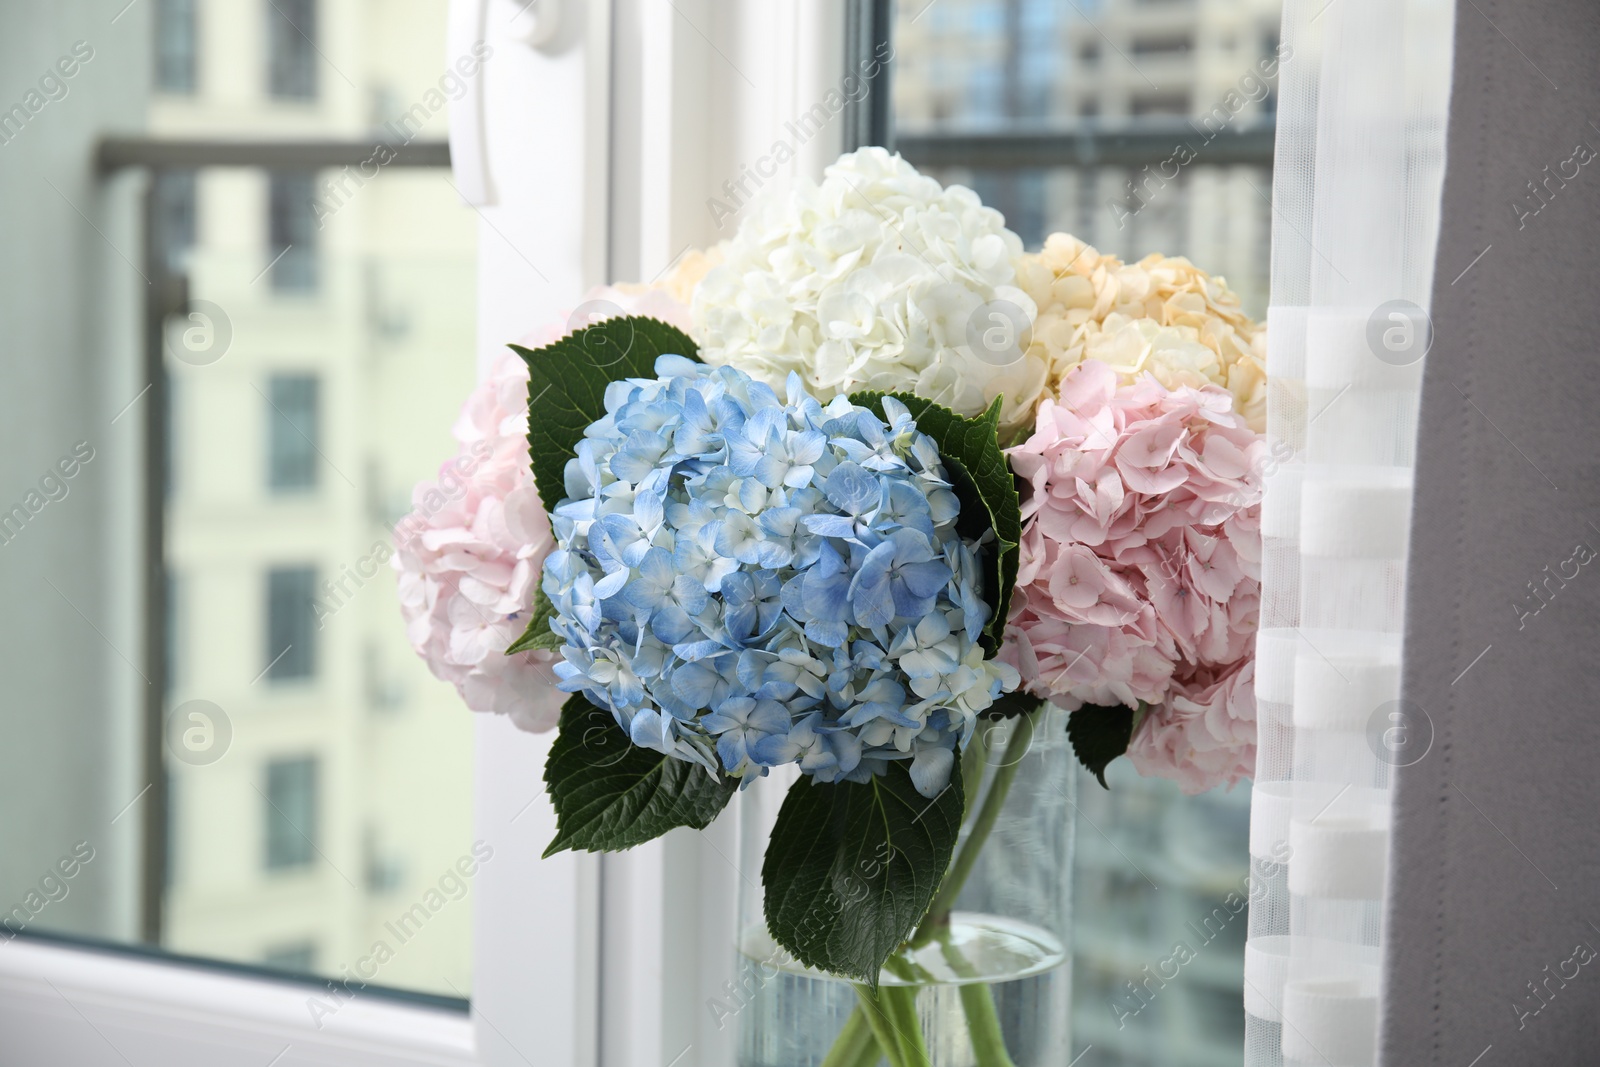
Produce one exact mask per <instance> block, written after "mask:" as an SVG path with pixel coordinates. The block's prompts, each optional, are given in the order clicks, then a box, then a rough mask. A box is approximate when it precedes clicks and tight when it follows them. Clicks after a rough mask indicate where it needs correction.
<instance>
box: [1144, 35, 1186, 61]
mask: <svg viewBox="0 0 1600 1067" xmlns="http://www.w3.org/2000/svg"><path fill="white" fill-rule="evenodd" d="M1128 51H1130V52H1132V53H1133V56H1134V58H1135V59H1139V58H1145V57H1148V58H1152V59H1153V58H1166V57H1169V56H1187V55H1188V54H1189V53H1191V52H1193V51H1194V39H1193V38H1192V37H1184V36H1171V37H1168V36H1159V37H1135V38H1134V39H1133V43H1132V44H1131V45H1129V47H1128Z"/></svg>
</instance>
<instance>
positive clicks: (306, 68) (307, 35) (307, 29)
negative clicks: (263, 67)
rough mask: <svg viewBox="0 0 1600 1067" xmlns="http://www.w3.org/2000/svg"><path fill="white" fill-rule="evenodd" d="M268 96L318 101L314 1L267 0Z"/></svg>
mask: <svg viewBox="0 0 1600 1067" xmlns="http://www.w3.org/2000/svg"><path fill="white" fill-rule="evenodd" d="M264 10H265V11H266V15H267V93H268V95H270V96H272V97H273V98H274V99H278V100H315V99H316V98H317V5H316V0H268V2H267V5H266V7H265V9H264Z"/></svg>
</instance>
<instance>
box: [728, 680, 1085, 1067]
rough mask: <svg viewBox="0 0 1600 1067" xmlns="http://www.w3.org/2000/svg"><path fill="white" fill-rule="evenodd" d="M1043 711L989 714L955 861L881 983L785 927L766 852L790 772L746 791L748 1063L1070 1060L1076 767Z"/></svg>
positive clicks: (940, 1066)
mask: <svg viewBox="0 0 1600 1067" xmlns="http://www.w3.org/2000/svg"><path fill="white" fill-rule="evenodd" d="M1045 711H1046V712H1047V713H1048V714H1046V713H1040V714H1039V715H1037V716H1036V717H1034V718H1026V717H1024V718H1018V719H1011V720H1003V721H997V722H980V723H979V726H978V730H977V732H976V733H975V734H974V736H973V739H972V742H971V743H970V744H969V746H968V749H967V752H966V754H965V755H964V757H963V759H962V768H963V773H962V776H963V779H964V781H965V783H966V795H967V800H966V812H965V817H964V818H963V820H962V830H961V839H960V841H959V843H958V844H957V847H956V852H955V858H954V860H953V861H952V864H951V868H950V870H948V871H947V872H946V874H945V878H944V884H943V885H941V887H940V894H939V895H938V896H936V897H935V899H934V904H933V906H932V907H931V908H930V909H929V914H928V917H926V918H925V919H924V920H923V923H922V925H921V926H920V927H919V929H918V931H917V932H916V933H915V934H914V935H913V936H912V937H911V939H910V940H908V942H907V943H906V944H905V945H903V946H901V948H900V950H899V951H898V952H897V953H896V954H895V955H894V956H892V957H891V958H890V959H889V962H888V963H887V964H886V965H885V966H884V969H883V972H882V975H881V977H880V985H879V990H878V991H877V992H876V993H873V992H872V991H871V990H869V989H867V988H866V987H865V986H864V985H858V984H857V983H855V982H853V981H851V980H849V979H845V978H840V977H837V976H834V975H830V974H827V973H824V972H821V971H817V970H814V969H812V968H809V967H806V966H804V965H802V964H800V963H799V962H798V961H796V960H794V959H793V957H791V956H790V955H789V954H788V953H787V952H786V951H785V950H784V949H782V948H781V947H780V946H778V945H777V944H776V943H775V942H774V941H773V940H772V938H771V937H770V935H769V934H768V932H767V927H766V922H765V920H764V919H763V917H762V892H761V889H760V888H759V887H760V885H761V864H762V860H763V858H764V857H765V854H766V845H767V840H768V837H769V836H770V834H771V831H772V825H773V822H774V821H775V820H776V818H777V814H778V809H779V807H780V806H781V805H782V803H783V797H784V792H785V790H786V789H787V788H788V786H789V784H790V783H791V782H792V781H793V778H794V774H793V769H792V768H789V769H788V770H789V771H790V773H789V774H788V775H786V776H780V775H776V774H775V775H773V776H772V777H770V778H767V779H763V780H762V781H760V782H758V783H756V784H755V785H753V786H751V787H750V788H749V789H747V790H746V791H745V792H744V793H743V794H742V796H741V798H740V801H739V803H740V835H741V840H740V869H741V873H742V874H743V877H742V878H741V879H740V887H739V892H740V903H739V930H740V935H739V944H738V946H737V949H738V978H737V980H736V983H735V985H736V988H735V989H734V990H732V991H731V992H732V993H733V994H734V998H735V1003H734V1005H733V1008H734V1010H735V1011H736V1012H737V1019H738V1028H739V1035H738V1049H739V1052H738V1062H739V1064H740V1067H872V1065H874V1064H879V1063H887V1064H889V1067H1047V1065H1049V1067H1065V1065H1066V1064H1067V1062H1068V1059H1069V1058H1070V1057H1069V1053H1068V1051H1067V1050H1068V1047H1069V1034H1068V1024H1069V1019H1070V1012H1071V1004H1072V990H1071V984H1072V967H1071V956H1070V952H1069V946H1070V945H1071V926H1070V919H1071V890H1072V835H1073V813H1074V812H1073V804H1074V790H1075V783H1076V781H1077V775H1076V773H1075V770H1076V765H1075V763H1074V758H1073V755H1072V750H1071V747H1070V745H1069V744H1068V742H1067V737H1066V728H1065V715H1064V713H1061V712H1059V711H1057V710H1056V709H1053V708H1051V707H1049V706H1048V705H1047V706H1046V709H1045ZM964 857H965V858H964ZM952 890H955V891H954V892H952ZM913 1020H914V1025H913ZM886 1042H888V1043H893V1044H894V1045H895V1047H894V1048H893V1049H889V1050H888V1051H886V1044H885V1043H886Z"/></svg>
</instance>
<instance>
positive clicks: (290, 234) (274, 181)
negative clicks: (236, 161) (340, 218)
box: [267, 172, 318, 293]
mask: <svg viewBox="0 0 1600 1067" xmlns="http://www.w3.org/2000/svg"><path fill="white" fill-rule="evenodd" d="M316 201H317V193H316V175H315V174H310V173H305V172H276V173H273V174H272V175H271V176H270V177H269V178H268V179H267V255H268V256H270V257H271V260H270V263H269V269H270V270H271V272H272V288H273V289H275V290H277V291H278V292H284V293H306V292H312V291H314V290H315V289H316V288H317V282H318V272H317V225H316Z"/></svg>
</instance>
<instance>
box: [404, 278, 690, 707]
mask: <svg viewBox="0 0 1600 1067" xmlns="http://www.w3.org/2000/svg"><path fill="white" fill-rule="evenodd" d="M580 312H581V313H582V314H581V321H570V320H569V321H568V322H567V324H566V326H565V327H562V326H552V327H549V328H547V329H542V330H538V331H535V332H534V333H532V334H530V335H529V336H527V337H525V338H523V339H522V342H521V343H522V344H524V345H526V346H528V347H539V346H541V345H545V344H549V343H550V342H552V341H555V340H557V339H558V338H560V337H563V336H565V335H566V334H568V333H570V332H571V331H572V330H573V329H576V328H577V327H580V326H587V325H589V324H590V322H592V321H596V320H597V319H600V318H607V317H609V316H610V315H613V314H627V315H650V316H653V317H655V318H658V319H662V320H663V321H666V322H670V323H672V324H673V325H674V326H677V327H678V328H679V329H681V330H684V331H685V332H688V329H689V325H690V316H689V311H688V309H687V308H686V307H684V306H683V305H682V304H679V303H678V302H677V301H675V300H673V299H672V298H670V297H668V296H666V295H665V294H663V293H659V292H655V291H650V290H645V291H637V292H624V291H622V290H619V289H615V288H601V289H596V290H593V291H592V292H590V293H589V294H588V295H587V296H586V297H585V299H584V303H583V304H582V305H580ZM452 433H453V434H454V436H455V438H456V440H457V441H458V442H460V447H459V448H458V449H457V452H456V455H455V456H454V457H453V458H451V459H450V460H449V461H447V462H446V463H445V464H444V465H443V466H441V467H440V468H439V477H438V478H437V479H435V480H434V481H429V482H422V483H421V484H419V485H418V486H417V487H416V488H415V490H413V492H412V494H411V504H412V509H413V510H412V511H411V513H410V514H408V515H407V516H406V517H405V518H404V519H402V520H401V521H400V523H399V524H398V525H397V526H396V527H395V554H394V557H393V561H394V562H393V566H394V568H395V569H396V570H397V571H399V572H400V583H399V584H400V609H401V613H402V614H403V615H404V617H405V621H406V635H407V636H408V637H409V638H410V640H411V647H412V648H414V649H416V651H417V654H418V655H420V656H421V657H422V658H423V660H424V662H426V663H427V665H428V669H429V670H431V671H432V672H433V673H434V675H435V676H436V677H438V678H441V679H443V680H444V681H447V682H450V683H451V684H452V685H454V686H455V687H456V691H457V692H458V693H460V694H461V698H462V699H463V700H464V701H465V702H466V704H467V707H469V708H471V709H472V710H473V711H485V712H494V713H496V714H500V715H508V716H510V717H511V721H512V722H514V723H515V724H516V725H517V726H518V727H520V728H522V729H524V730H531V731H535V732H537V731H542V730H549V729H551V728H552V727H554V726H555V724H556V720H557V719H558V718H559V716H560V713H561V705H562V703H563V702H565V700H566V698H567V694H565V693H562V692H561V691H560V690H558V689H557V688H556V678H555V675H554V673H553V671H552V670H551V667H552V665H553V664H554V662H555V661H556V659H557V658H558V656H557V654H556V653H554V652H546V651H534V652H525V653H520V654H518V655H515V656H507V655H505V650H506V649H507V648H509V647H510V646H511V645H512V643H513V642H515V641H516V639H517V638H518V637H521V636H522V632H523V630H525V629H526V628H527V625H528V612H529V611H530V609H531V608H532V606H533V597H534V592H535V591H536V589H537V588H538V584H539V574H540V569H541V568H542V566H543V564H544V559H545V557H546V556H547V555H549V554H550V550H551V549H552V548H553V547H554V545H555V542H554V539H553V538H552V537H551V533H550V520H549V517H548V516H546V515H545V512H544V508H543V506H542V505H541V503H540V500H539V493H538V490H537V489H536V488H535V487H534V482H533V471H532V469H531V467H530V466H529V459H528V439H527V433H528V368H527V367H526V366H525V365H524V364H523V362H522V360H521V358H520V357H518V356H517V355H516V354H515V353H514V352H512V351H511V350H510V349H507V350H506V351H505V353H504V354H503V355H501V356H500V357H499V358H498V359H497V360H496V362H495V364H494V366H493V367H492V368H491V370H490V372H489V374H488V376H487V377H486V378H485V379H484V380H483V381H482V382H481V383H479V385H478V387H477V388H476V389H474V390H473V391H472V394H471V395H470V396H469V397H467V401H466V403H465V404H464V405H462V408H461V415H460V417H459V418H458V419H457V420H456V423H455V426H454V428H453V430H452Z"/></svg>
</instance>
